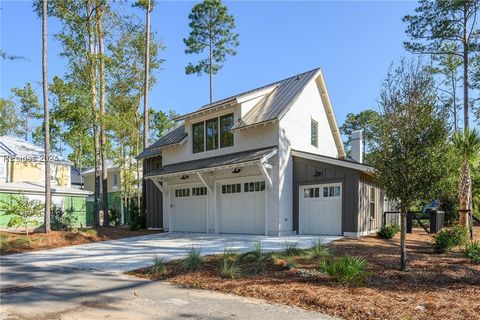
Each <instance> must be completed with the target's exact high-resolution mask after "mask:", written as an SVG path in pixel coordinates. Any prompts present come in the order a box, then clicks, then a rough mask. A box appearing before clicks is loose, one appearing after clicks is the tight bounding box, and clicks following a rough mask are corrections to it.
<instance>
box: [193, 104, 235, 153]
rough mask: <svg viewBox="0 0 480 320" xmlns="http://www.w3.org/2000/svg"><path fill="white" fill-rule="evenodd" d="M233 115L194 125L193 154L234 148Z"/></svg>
mask: <svg viewBox="0 0 480 320" xmlns="http://www.w3.org/2000/svg"><path fill="white" fill-rule="evenodd" d="M232 127H233V113H231V114H227V115H224V116H221V117H217V118H213V119H209V120H206V121H202V122H198V123H194V124H193V125H192V143H193V153H198V152H204V151H210V150H215V149H218V148H219V147H220V148H226V147H231V146H233V132H232Z"/></svg>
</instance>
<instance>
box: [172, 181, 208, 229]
mask: <svg viewBox="0 0 480 320" xmlns="http://www.w3.org/2000/svg"><path fill="white" fill-rule="evenodd" d="M171 195H172V208H171V210H172V211H171V216H170V217H171V219H172V225H171V229H172V231H182V232H207V188H206V187H202V186H184V187H176V188H173V190H171Z"/></svg>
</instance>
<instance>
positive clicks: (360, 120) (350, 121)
mask: <svg viewBox="0 0 480 320" xmlns="http://www.w3.org/2000/svg"><path fill="white" fill-rule="evenodd" d="M379 121H380V115H379V113H378V112H376V111H374V110H365V111H362V112H360V113H358V114H354V113H349V114H347V117H346V119H345V122H344V123H343V124H342V125H341V126H340V128H339V129H340V132H341V133H342V134H343V136H344V137H345V139H346V140H345V141H344V144H345V147H346V148H347V149H348V151H349V150H350V148H351V146H350V143H351V135H352V132H353V131H356V130H363V140H364V145H363V146H364V150H363V153H364V159H365V162H366V163H368V158H369V157H368V156H367V155H368V153H369V152H370V149H371V148H372V146H373V139H374V135H375V130H376V128H377V126H378V123H379Z"/></svg>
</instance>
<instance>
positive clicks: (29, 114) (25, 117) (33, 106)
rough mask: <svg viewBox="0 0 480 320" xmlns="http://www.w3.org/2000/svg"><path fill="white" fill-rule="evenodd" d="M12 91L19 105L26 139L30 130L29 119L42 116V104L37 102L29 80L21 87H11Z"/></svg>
mask: <svg viewBox="0 0 480 320" xmlns="http://www.w3.org/2000/svg"><path fill="white" fill-rule="evenodd" d="M12 93H13V94H14V95H15V97H16V100H17V101H18V104H19V105H20V115H21V118H22V120H21V127H22V132H23V134H25V140H28V137H29V134H30V132H31V127H30V124H29V120H31V119H40V118H41V117H42V106H41V105H40V103H39V102H38V97H37V95H36V93H35V91H34V90H33V88H32V84H31V83H29V82H27V83H26V84H25V86H24V87H23V88H13V89H12Z"/></svg>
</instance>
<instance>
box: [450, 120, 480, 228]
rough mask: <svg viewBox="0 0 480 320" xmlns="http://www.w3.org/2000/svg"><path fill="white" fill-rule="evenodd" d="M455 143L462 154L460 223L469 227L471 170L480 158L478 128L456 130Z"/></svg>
mask: <svg viewBox="0 0 480 320" xmlns="http://www.w3.org/2000/svg"><path fill="white" fill-rule="evenodd" d="M453 145H454V147H455V149H456V151H457V152H458V153H459V154H460V156H461V166H460V179H459V197H460V217H459V224H460V225H462V226H464V227H466V228H468V225H469V223H468V211H469V210H470V209H471V208H470V203H471V199H472V198H471V195H472V177H471V170H472V168H473V167H474V166H475V164H476V162H477V161H478V160H479V159H480V134H479V133H478V131H477V130H476V129H473V130H470V129H469V128H466V129H465V131H464V132H455V134H454V136H453Z"/></svg>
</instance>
